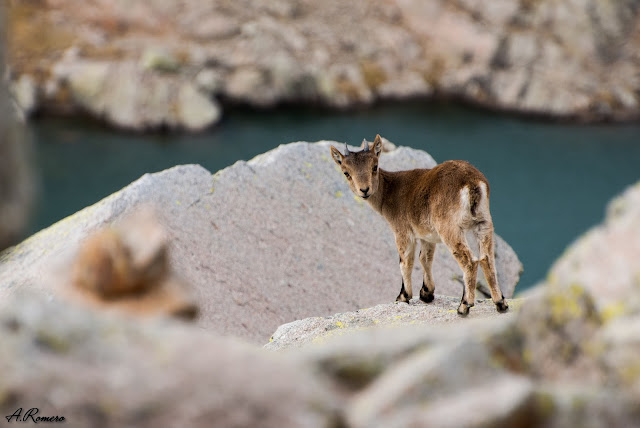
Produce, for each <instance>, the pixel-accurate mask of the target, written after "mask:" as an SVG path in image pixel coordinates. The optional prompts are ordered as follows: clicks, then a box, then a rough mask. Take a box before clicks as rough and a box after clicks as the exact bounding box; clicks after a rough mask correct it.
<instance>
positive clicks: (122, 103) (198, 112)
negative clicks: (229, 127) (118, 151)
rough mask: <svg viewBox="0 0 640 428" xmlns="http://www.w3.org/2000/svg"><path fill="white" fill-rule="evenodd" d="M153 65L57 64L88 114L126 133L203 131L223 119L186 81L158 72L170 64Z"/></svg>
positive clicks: (65, 83)
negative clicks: (150, 130)
mask: <svg viewBox="0 0 640 428" xmlns="http://www.w3.org/2000/svg"><path fill="white" fill-rule="evenodd" d="M149 61H152V60H151V59H149ZM153 61H156V62H157V61H160V60H159V59H154V60H153ZM150 64H151V63H150ZM153 64H155V65H153ZM153 64H151V65H148V64H147V65H148V67H147V68H148V69H145V68H143V67H142V66H140V65H138V64H136V63H135V62H133V61H128V62H120V63H115V64H114V63H111V62H108V61H87V60H77V59H72V60H69V59H66V60H64V61H61V62H60V63H58V64H57V66H56V69H55V76H56V78H57V79H58V80H59V81H61V82H63V84H60V85H59V86H66V87H67V88H68V89H69V90H70V93H71V96H72V97H73V99H74V100H75V102H76V103H77V105H78V106H79V107H80V108H81V109H82V110H84V111H85V112H87V113H89V114H91V115H93V116H95V117H97V118H104V119H106V120H107V121H109V122H110V123H112V124H113V125H115V126H117V127H120V128H125V129H133V130H146V129H156V128H160V127H168V128H181V129H187V130H190V131H199V130H202V129H204V128H206V127H208V126H211V125H213V124H214V123H216V122H217V121H218V120H219V119H220V108H219V107H218V105H217V103H216V102H215V101H214V100H212V99H210V98H209V97H207V96H206V95H205V94H203V93H201V92H200V91H198V90H197V89H196V87H195V85H194V84H193V83H191V81H190V80H189V79H188V78H187V77H186V76H184V75H181V74H179V73H165V72H155V71H154V70H155V69H156V68H158V67H161V68H162V67H165V68H166V66H167V65H166V64H165V65H162V66H161V65H158V64H156V63H153Z"/></svg>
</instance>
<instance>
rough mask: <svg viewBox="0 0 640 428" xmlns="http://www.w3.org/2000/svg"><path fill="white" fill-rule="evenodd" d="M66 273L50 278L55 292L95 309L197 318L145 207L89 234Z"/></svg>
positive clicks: (162, 232) (162, 233) (159, 227)
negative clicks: (113, 224)
mask: <svg viewBox="0 0 640 428" xmlns="http://www.w3.org/2000/svg"><path fill="white" fill-rule="evenodd" d="M70 270H71V272H70V275H69V274H66V275H65V274H63V275H62V276H61V277H60V278H58V279H55V282H56V284H55V285H56V286H57V288H56V289H57V291H58V292H59V293H60V294H61V295H63V296H66V297H68V298H71V299H74V300H76V301H79V302H82V303H85V304H88V305H90V306H93V307H95V308H98V309H109V310H121V311H124V312H126V313H129V314H135V315H144V316H150V315H173V316H179V317H183V318H187V319H192V318H194V317H195V316H196V315H197V312H198V308H197V305H196V303H195V302H194V301H193V299H192V298H191V297H190V296H189V291H188V288H187V286H186V284H183V283H182V281H181V280H180V279H179V278H178V277H177V276H176V275H175V273H174V272H172V270H171V267H170V266H169V249H168V242H167V236H166V232H165V230H164V228H163V227H162V225H160V223H159V222H158V220H157V218H156V215H155V214H154V212H153V210H151V208H148V207H142V208H140V209H138V210H137V211H134V212H132V213H130V214H129V215H128V216H127V217H125V218H124V219H123V221H122V222H121V223H120V224H118V226H116V227H105V228H103V229H100V230H98V231H96V232H95V233H93V234H91V235H89V236H88V237H87V239H85V240H84V241H83V242H81V244H80V247H79V249H78V252H77V254H76V256H75V257H74V260H73V264H72V266H71V269H70Z"/></svg>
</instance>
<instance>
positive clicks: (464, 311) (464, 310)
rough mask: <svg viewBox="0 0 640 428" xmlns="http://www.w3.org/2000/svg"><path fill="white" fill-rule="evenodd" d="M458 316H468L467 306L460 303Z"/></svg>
mask: <svg viewBox="0 0 640 428" xmlns="http://www.w3.org/2000/svg"><path fill="white" fill-rule="evenodd" d="M458 315H462V316H463V317H466V316H467V315H469V306H467V305H465V304H464V303H460V306H458Z"/></svg>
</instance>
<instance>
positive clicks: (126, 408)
mask: <svg viewBox="0 0 640 428" xmlns="http://www.w3.org/2000/svg"><path fill="white" fill-rule="evenodd" d="M0 333H1V335H2V338H3V346H2V347H0V370H2V373H4V374H3V377H2V382H1V383H0V396H2V397H3V399H2V400H1V401H0V411H2V415H3V417H4V416H5V415H12V414H14V412H16V410H17V409H19V408H22V409H23V413H22V414H23V416H24V414H25V412H27V411H28V409H29V408H30V407H31V406H33V407H37V408H38V409H39V414H38V416H55V415H57V416H62V417H64V418H65V423H64V424H63V425H65V426H70V427H87V426H102V427H123V426H136V427H157V426H172V425H174V424H175V423H179V424H180V425H185V426H194V427H210V426H224V427H255V426H261V427H273V428H276V427H278V428H279V427H292V428H293V427H301V426H305V427H307V426H308V427H329V426H336V424H338V420H339V416H338V414H337V408H338V405H337V403H336V399H335V397H333V396H332V395H331V393H330V391H329V390H328V389H327V387H326V385H324V384H323V383H322V382H321V381H320V380H319V379H318V378H317V377H314V376H313V375H312V374H311V373H310V371H309V370H308V369H306V368H305V367H302V366H301V365H300V364H298V363H297V362H295V361H293V360H291V359H290V358H286V357H283V356H279V357H278V358H274V356H273V355H269V354H267V353H266V352H264V351H261V350H259V349H255V348H254V347H252V346H249V345H247V344H246V343H243V342H240V341H238V340H234V339H230V338H222V337H218V336H215V335H212V334H211V333H208V332H203V331H201V330H199V329H197V328H188V326H186V325H182V324H179V323H174V322H168V321H167V320H155V321H146V322H140V321H133V320H130V319H126V318H117V317H113V316H106V315H105V314H103V313H97V312H94V311H87V310H85V309H82V308H79V307H75V306H73V305H67V304H60V303H52V302H46V303H45V302H44V299H42V298H41V297H40V298H36V297H33V296H30V297H28V298H24V299H19V300H14V301H13V302H12V304H11V305H9V307H8V308H7V309H4V310H3V311H2V313H1V314H0ZM177 421H179V422H177ZM12 422H13V423H15V420H14V421H12Z"/></svg>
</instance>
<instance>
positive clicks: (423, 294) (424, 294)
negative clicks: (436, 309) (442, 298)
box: [420, 288, 433, 303]
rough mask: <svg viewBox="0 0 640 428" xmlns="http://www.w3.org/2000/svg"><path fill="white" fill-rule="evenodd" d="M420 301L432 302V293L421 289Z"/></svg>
mask: <svg viewBox="0 0 640 428" xmlns="http://www.w3.org/2000/svg"><path fill="white" fill-rule="evenodd" d="M420 300H422V301H423V302H425V303H431V302H433V293H432V292H430V291H429V290H426V289H424V288H421V289H420Z"/></svg>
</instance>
